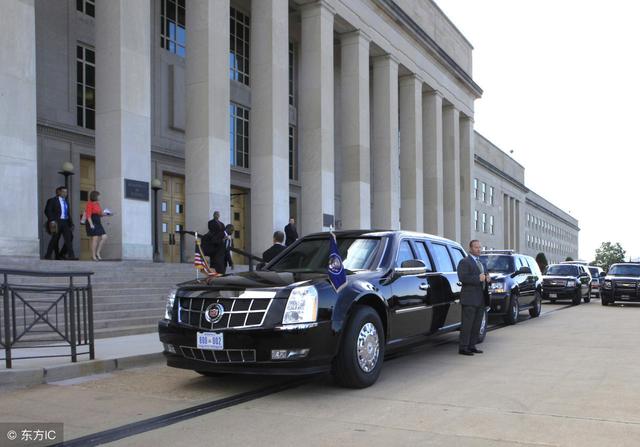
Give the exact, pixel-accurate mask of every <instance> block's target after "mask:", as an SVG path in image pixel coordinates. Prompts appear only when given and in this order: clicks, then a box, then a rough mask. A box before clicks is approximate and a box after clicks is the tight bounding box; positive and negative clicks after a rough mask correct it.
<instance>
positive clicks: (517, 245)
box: [513, 200, 522, 252]
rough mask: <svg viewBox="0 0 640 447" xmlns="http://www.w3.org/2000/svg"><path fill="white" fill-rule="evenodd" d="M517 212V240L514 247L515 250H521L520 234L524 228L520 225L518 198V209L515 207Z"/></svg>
mask: <svg viewBox="0 0 640 447" xmlns="http://www.w3.org/2000/svg"><path fill="white" fill-rule="evenodd" d="M515 214H516V218H515V221H514V224H515V228H516V231H515V232H516V241H515V246H514V247H513V248H514V249H515V250H517V251H518V252H520V250H521V247H520V241H521V239H520V235H521V234H522V228H521V226H520V201H519V200H516V209H515Z"/></svg>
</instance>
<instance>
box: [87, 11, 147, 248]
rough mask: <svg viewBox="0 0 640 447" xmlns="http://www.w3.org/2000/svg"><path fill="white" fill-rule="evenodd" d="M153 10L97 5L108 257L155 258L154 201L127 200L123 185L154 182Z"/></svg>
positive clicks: (99, 167)
mask: <svg viewBox="0 0 640 447" xmlns="http://www.w3.org/2000/svg"><path fill="white" fill-rule="evenodd" d="M150 45H151V5H150V3H149V1H146V0H136V1H129V0H113V1H108V2H96V68H97V69H96V95H97V97H96V186H97V189H98V191H100V193H101V197H100V199H101V204H102V206H103V207H106V208H109V209H111V210H112V211H113V212H114V215H113V216H112V217H110V218H106V219H104V220H105V221H106V222H107V227H106V230H107V233H108V234H109V239H107V243H106V246H105V249H106V253H105V254H106V257H109V258H115V259H152V251H153V246H152V242H151V231H149V229H150V228H151V202H150V200H134V199H131V198H125V180H136V181H140V182H145V183H146V188H147V192H148V194H149V199H150V198H151V194H150V190H149V181H150V177H151V63H150V59H151V57H150V54H151V46H150Z"/></svg>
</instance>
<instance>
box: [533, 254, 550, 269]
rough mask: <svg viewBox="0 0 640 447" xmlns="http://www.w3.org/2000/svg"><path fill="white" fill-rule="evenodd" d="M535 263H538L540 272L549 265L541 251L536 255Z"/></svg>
mask: <svg viewBox="0 0 640 447" xmlns="http://www.w3.org/2000/svg"><path fill="white" fill-rule="evenodd" d="M536 263H537V264H538V267H540V271H541V272H544V270H545V269H546V268H547V266H548V265H549V261H547V257H546V256H545V255H544V253H542V252H540V253H538V254H537V255H536Z"/></svg>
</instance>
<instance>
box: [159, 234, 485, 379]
mask: <svg viewBox="0 0 640 447" xmlns="http://www.w3.org/2000/svg"><path fill="white" fill-rule="evenodd" d="M335 235H336V239H337V246H338V248H339V251H340V254H341V256H342V259H343V266H344V270H345V271H346V273H347V277H346V283H345V284H344V285H342V286H341V287H338V289H336V288H335V287H334V285H333V283H332V282H331V281H330V279H329V275H328V273H327V265H328V260H329V254H330V242H329V241H330V239H329V238H330V237H331V236H330V234H329V233H317V234H311V235H308V236H306V237H304V238H302V239H299V240H297V241H296V242H295V243H294V244H293V245H291V246H290V247H288V248H287V249H286V250H285V251H283V252H282V253H281V254H280V255H279V256H278V257H276V258H275V259H273V260H272V261H271V262H270V263H269V264H267V265H266V267H265V269H264V270H261V271H255V272H246V273H240V274H234V275H226V276H222V277H217V278H212V279H209V280H208V282H205V281H204V280H203V281H200V282H198V281H193V282H188V283H183V284H181V285H179V287H178V288H177V290H174V291H172V292H171V294H170V295H169V299H168V301H167V308H166V313H165V317H164V319H162V320H161V321H160V322H159V333H160V340H161V341H162V343H163V345H164V355H165V356H166V358H167V364H168V365H169V366H173V367H177V368H185V369H191V370H194V371H197V372H199V373H201V374H203V375H216V374H218V373H249V374H251V373H253V374H311V373H318V372H326V371H331V372H332V373H333V374H334V376H335V377H336V379H337V381H338V383H340V384H342V385H344V386H349V387H366V386H369V385H371V384H373V383H374V382H375V381H376V379H377V378H378V375H379V374H380V369H381V367H382V362H383V359H384V356H385V355H386V354H390V353H393V352H395V351H397V350H400V349H402V348H403V347H406V346H407V345H412V344H415V343H417V342H420V341H422V340H425V338H426V337H425V336H427V335H432V334H437V333H443V332H446V331H452V330H457V329H459V326H460V318H461V309H460V302H459V295H460V283H459V282H458V276H457V274H456V272H455V270H456V266H457V264H458V262H459V261H460V259H462V258H463V257H464V256H466V253H465V252H464V250H463V249H462V247H461V246H460V245H459V244H458V243H456V242H453V241H450V240H448V239H443V238H439V237H436V236H430V235H427V234H422V233H411V232H403V231H361V230H360V231H341V232H336V233H335ZM485 333H486V317H485V319H484V321H483V324H482V329H481V337H480V338H481V339H483V338H484V335H485Z"/></svg>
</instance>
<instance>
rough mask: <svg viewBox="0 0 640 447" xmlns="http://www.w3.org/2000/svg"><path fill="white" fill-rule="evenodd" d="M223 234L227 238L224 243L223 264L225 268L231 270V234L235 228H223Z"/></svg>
mask: <svg viewBox="0 0 640 447" xmlns="http://www.w3.org/2000/svg"><path fill="white" fill-rule="evenodd" d="M224 231H225V234H226V236H227V238H226V239H225V242H224V264H225V267H229V268H230V269H231V270H233V258H232V257H231V249H232V248H233V233H234V231H235V228H234V226H233V225H231V224H229V225H227V226H226V227H224Z"/></svg>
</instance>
